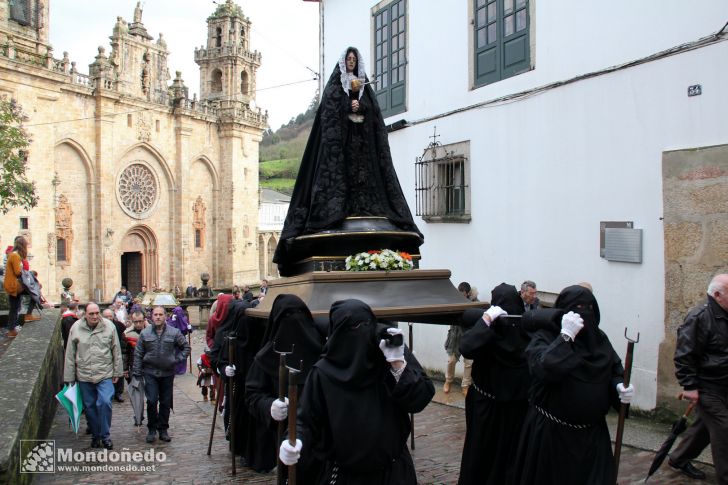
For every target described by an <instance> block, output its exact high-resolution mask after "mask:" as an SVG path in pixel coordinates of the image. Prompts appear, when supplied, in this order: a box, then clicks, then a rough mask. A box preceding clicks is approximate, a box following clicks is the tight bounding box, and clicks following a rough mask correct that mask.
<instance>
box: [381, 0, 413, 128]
mask: <svg viewBox="0 0 728 485" xmlns="http://www.w3.org/2000/svg"><path fill="white" fill-rule="evenodd" d="M372 16H373V17H374V24H373V26H374V80H375V81H376V84H375V85H374V92H375V94H376V96H377V102H378V103H379V107H380V108H381V110H382V116H384V117H385V118H386V117H387V116H391V115H394V114H397V113H402V112H403V111H405V110H406V109H407V106H406V104H407V103H406V101H407V86H406V82H405V81H406V76H407V28H406V23H407V22H406V18H407V4H406V0H394V1H392V2H390V3H388V4H387V5H386V6H384V7H381V8H379V9H377V10H375V11H374V12H373V13H372Z"/></svg>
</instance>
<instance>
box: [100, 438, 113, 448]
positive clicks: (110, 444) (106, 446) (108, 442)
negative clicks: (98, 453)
mask: <svg viewBox="0 0 728 485" xmlns="http://www.w3.org/2000/svg"><path fill="white" fill-rule="evenodd" d="M101 444H102V445H104V448H106V449H107V450H113V449H114V443H112V442H111V440H110V439H108V440H104V441H102V442H101Z"/></svg>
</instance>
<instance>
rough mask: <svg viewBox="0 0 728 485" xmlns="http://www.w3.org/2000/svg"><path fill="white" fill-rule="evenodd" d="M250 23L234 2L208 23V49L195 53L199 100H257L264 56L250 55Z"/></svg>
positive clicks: (220, 8)
mask: <svg viewBox="0 0 728 485" xmlns="http://www.w3.org/2000/svg"><path fill="white" fill-rule="evenodd" d="M250 25H251V23H250V19H249V18H248V17H246V16H245V15H243V10H242V9H241V8H240V6H238V5H236V4H235V3H234V2H233V0H226V1H225V3H221V4H220V5H218V7H217V9H216V10H215V12H214V13H213V14H212V15H210V17H208V19H207V47H204V46H203V47H200V48H199V49H195V62H196V63H197V65H199V66H200V100H201V101H205V100H208V101H214V100H219V101H223V100H236V101H242V102H243V103H245V104H249V102H250V101H251V100H254V99H255V74H256V71H257V69H258V67H260V60H261V56H260V53H259V52H258V51H257V50H256V51H252V52H251V51H250Z"/></svg>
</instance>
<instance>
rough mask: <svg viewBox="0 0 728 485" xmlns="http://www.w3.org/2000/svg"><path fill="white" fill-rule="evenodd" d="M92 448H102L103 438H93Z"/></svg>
mask: <svg viewBox="0 0 728 485" xmlns="http://www.w3.org/2000/svg"><path fill="white" fill-rule="evenodd" d="M91 448H101V440H100V439H98V438H94V439H92V440H91Z"/></svg>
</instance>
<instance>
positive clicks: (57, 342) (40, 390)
mask: <svg viewBox="0 0 728 485" xmlns="http://www.w3.org/2000/svg"><path fill="white" fill-rule="evenodd" d="M59 322H60V319H59V314H58V311H55V310H52V311H50V310H46V311H44V312H43V316H42V317H41V319H40V320H38V321H35V322H32V323H26V324H25V326H24V327H23V330H22V331H21V332H20V334H19V335H18V336H17V337H16V338H15V341H14V342H13V343H12V344H11V345H10V348H9V349H8V350H7V351H6V352H5V354H4V355H3V356H2V358H0V375H2V379H0V409H2V410H3V412H2V413H0V483H8V484H15V483H31V481H32V479H33V475H32V474H21V473H20V451H19V450H20V440H35V439H43V438H45V437H47V436H48V432H49V430H50V426H51V423H52V421H53V417H54V416H55V410H56V402H57V401H56V399H55V394H56V392H58V391H59V390H60V389H61V387H62V381H63V375H62V373H63V340H62V338H61V331H60V328H61V327H60V324H59Z"/></svg>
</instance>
